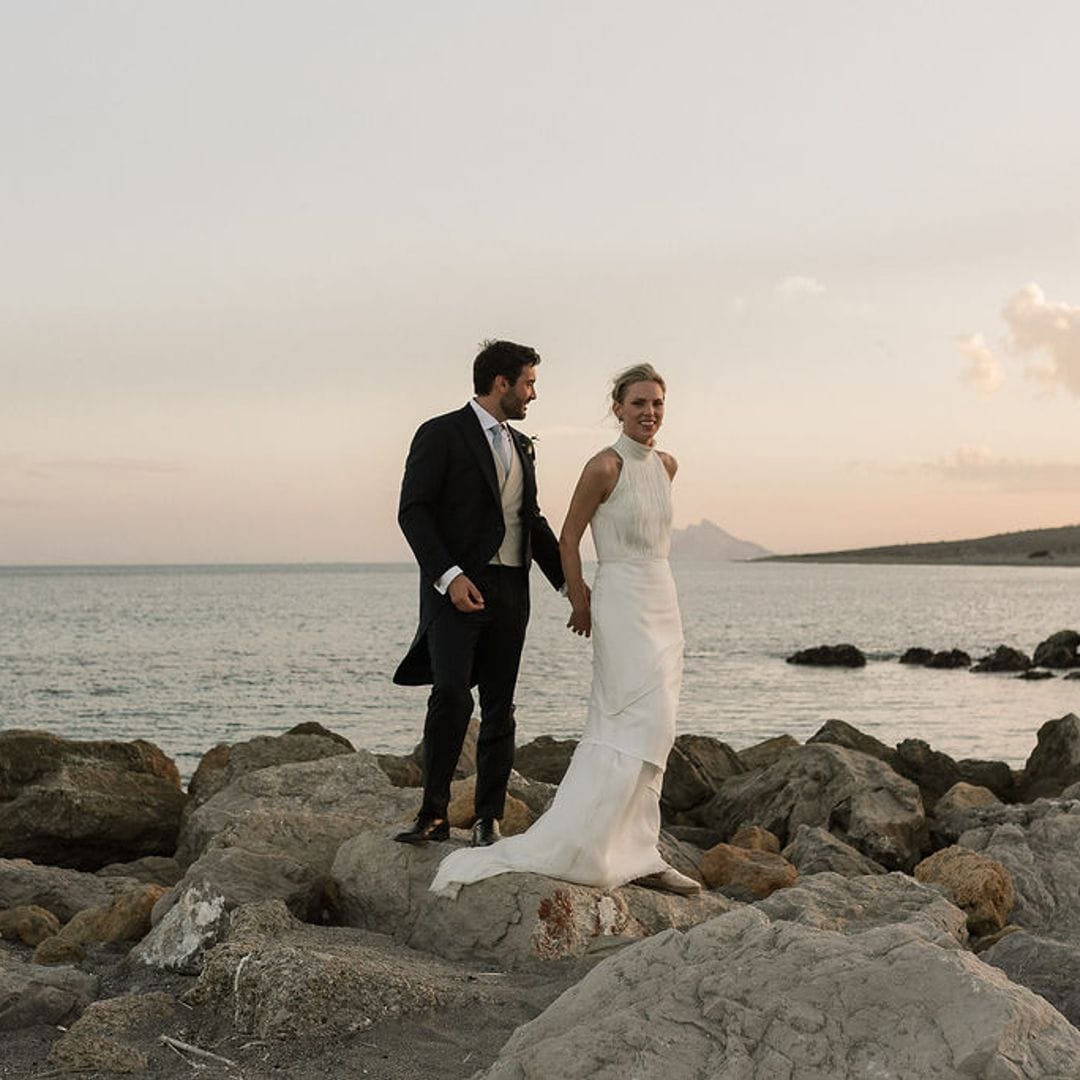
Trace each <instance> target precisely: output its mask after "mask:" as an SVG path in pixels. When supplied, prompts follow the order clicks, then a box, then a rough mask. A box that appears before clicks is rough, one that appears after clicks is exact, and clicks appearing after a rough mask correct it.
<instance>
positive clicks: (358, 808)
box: [176, 750, 418, 873]
mask: <svg viewBox="0 0 1080 1080" xmlns="http://www.w3.org/2000/svg"><path fill="white" fill-rule="evenodd" d="M417 809H418V805H417V797H416V794H415V793H414V792H411V791H408V790H403V789H400V788H396V787H394V785H393V784H391V783H390V781H389V779H387V776H386V774H385V773H384V772H383V771H382V769H381V768H379V763H378V761H377V760H376V759H375V757H374V755H373V754H369V753H368V752H367V751H366V750H358V751H356V752H355V753H352V754H341V755H338V756H331V757H325V758H322V759H319V760H315V761H302V762H296V763H293V764H290V765H277V766H274V767H269V768H265V769H258V770H257V771H255V772H249V773H246V774H244V775H243V776H240V777H238V778H237V779H236V780H234V781H233V782H232V783H231V784H230V785H229V786H228V787H226V788H224V789H222V790H221V791H219V792H218V793H217V794H216V795H214V796H213V797H212V798H210V799H208V800H207V801H206V802H204V803H203V804H202V805H201V806H199V807H198V808H197V809H196V810H195V811H194V812H193V813H192V814H190V815H189V816H188V817H187V819H186V820H185V822H184V827H183V831H182V832H181V834H180V845H179V848H178V850H177V853H176V857H177V859H179V861H180V862H181V863H182V864H183V865H185V866H187V865H190V864H191V863H193V862H194V861H195V860H196V859H197V858H198V857H199V856H200V855H201V854H202V853H203V852H204V851H205V850H206V849H207V847H208V846H209V845H210V844H211V841H213V843H214V846H215V847H242V848H246V849H248V850H250V851H258V852H263V853H276V854H281V855H286V856H288V857H289V858H291V859H292V860H294V861H295V862H298V863H301V864H303V865H305V866H309V867H311V868H312V869H314V870H316V871H318V872H320V873H325V872H326V871H327V870H329V868H330V864H331V863H332V862H333V860H334V855H335V854H336V852H337V849H338V845H339V844H340V843H341V842H342V841H343V840H345V839H346V838H347V837H349V836H352V835H353V833H355V832H358V831H359V830H361V829H363V828H364V827H365V826H369V825H386V826H392V825H394V824H396V823H398V822H401V821H404V820H405V819H407V818H411V817H412V816H413V815H414V814H415V813H416V811H417Z"/></svg>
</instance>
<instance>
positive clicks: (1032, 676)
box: [1016, 668, 1057, 682]
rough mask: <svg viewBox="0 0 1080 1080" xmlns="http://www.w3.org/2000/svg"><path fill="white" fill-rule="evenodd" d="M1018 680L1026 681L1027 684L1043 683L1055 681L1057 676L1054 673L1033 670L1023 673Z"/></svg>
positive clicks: (1037, 669)
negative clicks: (1049, 680) (1045, 680)
mask: <svg viewBox="0 0 1080 1080" xmlns="http://www.w3.org/2000/svg"><path fill="white" fill-rule="evenodd" d="M1016 678H1018V679H1024V680H1025V681H1026V682H1042V681H1043V680H1044V679H1055V678H1057V676H1056V675H1055V674H1054V673H1053V672H1052V671H1042V670H1040V669H1039V668H1031V669H1030V670H1029V671H1023V672H1021V673H1020V674H1019V675H1017V676H1016Z"/></svg>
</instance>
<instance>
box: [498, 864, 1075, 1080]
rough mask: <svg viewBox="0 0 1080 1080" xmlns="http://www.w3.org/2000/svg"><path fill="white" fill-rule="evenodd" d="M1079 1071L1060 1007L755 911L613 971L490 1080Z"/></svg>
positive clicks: (955, 966)
mask: <svg viewBox="0 0 1080 1080" xmlns="http://www.w3.org/2000/svg"><path fill="white" fill-rule="evenodd" d="M874 880H875V881H876V880H880V879H874ZM782 895H784V894H783V893H777V894H776V896H782ZM1078 1056H1080V1032H1078V1031H1077V1030H1076V1029H1075V1028H1074V1027H1073V1026H1072V1025H1071V1024H1069V1023H1068V1022H1067V1021H1066V1020H1065V1019H1064V1018H1063V1017H1062V1016H1061V1015H1060V1014H1059V1013H1058V1012H1057V1011H1056V1010H1054V1009H1053V1007H1052V1006H1050V1005H1049V1004H1048V1003H1047V1002H1045V1001H1044V1000H1042V999H1041V998H1039V997H1037V996H1036V995H1034V994H1032V993H1031V992H1030V991H1028V990H1025V989H1024V988H1023V987H1019V986H1016V985H1015V984H1013V983H1011V982H1009V981H1008V979H1006V978H1005V976H1004V975H1003V974H1002V973H1000V972H998V971H995V970H994V969H993V968H991V967H990V966H988V965H987V964H984V963H982V961H980V960H979V959H978V958H976V957H975V956H973V955H971V954H970V953H968V952H966V951H965V950H962V949H960V948H943V947H942V946H941V944H938V943H935V942H931V941H928V940H926V938H925V937H924V936H923V935H922V932H921V929H920V927H918V926H917V925H911V924H907V925H891V926H884V927H881V928H878V929H874V930H867V931H865V932H863V933H859V934H854V935H844V934H836V933H829V932H826V931H822V930H817V929H814V928H812V927H809V926H800V925H797V924H794V923H791V922H786V921H782V920H778V921H772V922H770V920H769V919H768V918H767V917H766V915H765V914H764V913H763V912H762V911H761V910H758V909H753V908H746V909H743V910H741V911H737V912H732V913H730V914H728V915H725V916H722V917H721V918H717V919H712V920H710V921H709V922H707V923H705V924H703V925H701V926H698V927H695V928H694V929H692V930H690V931H689V932H687V933H685V934H676V933H669V934H663V935H659V936H657V937H655V938H652V939H650V940H648V941H643V942H639V943H638V944H636V945H633V946H631V947H630V948H627V949H623V950H621V951H620V952H618V953H616V954H615V955H614V956H611V957H609V958H608V959H607V960H605V961H604V962H603V963H601V964H599V965H598V966H597V967H596V968H594V969H593V970H592V971H591V972H590V973H589V974H588V975H586V976H585V978H584V979H583V980H582V981H581V982H580V983H578V984H577V985H576V986H574V987H572V988H571V989H570V990H568V991H567V992H566V993H564V994H563V995H562V996H561V997H560V998H558V999H557V1000H556V1001H555V1002H554V1003H553V1004H552V1005H551V1006H549V1007H548V1009H547V1010H546V1011H545V1012H544V1013H542V1014H541V1015H540V1016H539V1017H538V1018H537V1019H536V1020H534V1021H533V1022H532V1023H529V1024H526V1025H524V1026H523V1027H521V1028H519V1029H518V1030H517V1031H516V1032H515V1033H514V1035H513V1036H512V1037H511V1038H510V1040H509V1041H508V1042H507V1044H506V1045H505V1046H504V1048H503V1050H502V1052H501V1053H500V1055H499V1057H498V1059H497V1060H496V1061H495V1063H494V1064H493V1065H492V1066H491V1067H490V1068H489V1069H488V1070H487V1071H486V1072H484V1073H483V1074H481V1075H482V1077H483V1078H484V1080H511V1078H516V1080H520V1078H522V1077H532V1076H535V1077H556V1076H557V1077H559V1078H560V1080H579V1078H580V1080H584V1078H590V1080H602V1078H612V1080H614V1078H616V1077H620V1076H627V1077H628V1076H642V1077H653V1076H656V1077H659V1076H671V1077H675V1076H677V1077H679V1078H680V1080H711V1078H713V1077H718V1076H725V1077H743V1076H745V1077H790V1078H795V1077H798V1078H800V1080H801V1078H806V1080H810V1078H815V1077H821V1078H823V1080H824V1078H825V1077H828V1080H866V1078H867V1077H870V1076H881V1077H905V1078H906V1077H919V1080H962V1078H964V1077H974V1076H980V1077H986V1078H991V1077H994V1078H996V1077H1002V1078H1005V1077H1023V1076H1027V1077H1032V1078H1035V1077H1051V1076H1060V1077H1066V1076H1070V1075H1075V1071H1076V1061H1077V1058H1078Z"/></svg>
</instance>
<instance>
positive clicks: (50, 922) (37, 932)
mask: <svg viewBox="0 0 1080 1080" xmlns="http://www.w3.org/2000/svg"><path fill="white" fill-rule="evenodd" d="M59 932H60V920H59V919H58V918H57V917H56V916H55V915H54V914H53V913H52V912H51V911H46V910H45V908H43V907H38V906H37V905H36V904H22V905H20V906H19V907H13V908H4V909H2V910H0V938H6V939H7V940H8V941H21V942H22V943H23V944H24V945H29V946H30V947H31V948H33V947H34V946H35V945H40V944H41V943H42V942H43V941H44V940H45V939H46V938H51V937H52V936H53V935H54V934H58V933H59Z"/></svg>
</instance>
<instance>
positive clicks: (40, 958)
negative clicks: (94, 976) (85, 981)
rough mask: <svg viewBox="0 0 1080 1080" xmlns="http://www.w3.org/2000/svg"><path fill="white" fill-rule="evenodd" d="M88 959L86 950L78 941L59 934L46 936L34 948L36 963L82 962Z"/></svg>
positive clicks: (69, 963)
mask: <svg viewBox="0 0 1080 1080" xmlns="http://www.w3.org/2000/svg"><path fill="white" fill-rule="evenodd" d="M85 959H86V950H85V949H84V948H83V947H82V945H81V944H80V943H79V942H77V941H72V940H70V939H69V938H63V937H61V936H60V935H59V934H55V935H53V937H48V938H46V939H45V940H44V941H43V942H41V943H40V944H39V945H38V947H37V948H36V949H34V957H33V961H34V963H35V964H42V965H48V964H53V965H56V964H68V965H71V964H80V963H82V961H83V960H85Z"/></svg>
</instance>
